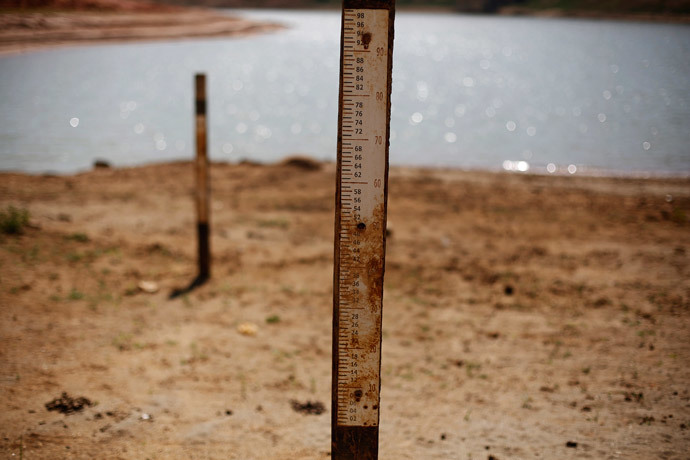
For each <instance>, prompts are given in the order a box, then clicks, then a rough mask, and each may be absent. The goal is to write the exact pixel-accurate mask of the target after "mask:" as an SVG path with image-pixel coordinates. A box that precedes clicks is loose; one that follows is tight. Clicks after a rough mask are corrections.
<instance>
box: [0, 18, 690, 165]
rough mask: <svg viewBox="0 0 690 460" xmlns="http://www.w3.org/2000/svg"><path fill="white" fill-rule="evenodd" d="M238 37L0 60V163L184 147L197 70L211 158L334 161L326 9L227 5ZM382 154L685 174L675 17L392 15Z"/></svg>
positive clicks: (687, 135)
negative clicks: (240, 25)
mask: <svg viewBox="0 0 690 460" xmlns="http://www.w3.org/2000/svg"><path fill="white" fill-rule="evenodd" d="M235 13H239V14H242V15H245V16H249V17H251V18H256V19H262V20H269V21H274V22H280V23H282V24H285V25H286V26H287V28H286V29H284V30H280V31H277V32H273V33H270V34H265V35H257V36H251V37H246V38H235V39H228V38H222V39H221V38H218V39H202V40H200V39H195V40H180V41H175V42H154V43H137V44H130V43H128V44H117V45H98V46H85V47H70V48H61V49H52V50H46V51H40V52H33V53H28V54H23V55H15V56H6V57H2V58H0V102H1V104H2V112H1V114H0V170H18V171H28V172H49V171H50V172H65V173H66V172H74V171H79V170H84V169H88V168H90V167H91V165H92V164H93V161H94V159H97V158H98V159H106V160H108V161H110V162H111V163H113V164H114V165H121V166H124V165H136V164H143V163H150V162H156V161H164V160H165V161H167V160H174V159H183V158H187V159H189V158H191V157H192V152H193V151H194V146H193V126H194V124H193V107H192V104H193V92H192V89H193V78H194V73H195V72H205V73H206V74H207V79H208V84H209V87H208V98H209V102H208V104H209V123H210V128H209V135H210V143H209V146H210V156H211V158H212V159H213V160H229V161H237V160H239V159H243V158H248V159H252V160H256V161H262V162H268V161H275V160H278V159H280V158H282V157H285V156H287V155H291V154H305V155H309V156H313V157H315V158H319V159H330V160H333V159H335V154H336V133H337V126H336V125H337V100H338V65H339V49H338V47H339V34H340V14H339V12H337V11H318V12H310V11H306V12H305V11H298V12H295V11H256V10H249V11H247V10H241V11H238V12H232V14H235ZM395 27H396V29H395V33H396V36H395V50H394V51H395V53H394V64H393V65H394V70H393V94H392V119H391V147H390V155H391V162H392V163H393V164H397V165H403V164H407V165H424V166H434V167H459V168H480V169H489V170H494V169H501V168H506V169H519V170H525V169H528V170H530V171H547V170H548V171H567V170H568V168H569V167H570V171H571V172H577V173H581V172H593V171H597V172H601V173H604V174H637V173H651V174H672V175H689V174H690V147H689V146H690V78H689V77H688V75H690V27H688V26H686V25H670V24H651V23H639V22H612V21H590V20H568V19H544V18H511V17H490V16H466V15H457V14H450V13H447V14H440V13H434V14H431V13H404V12H403V13H398V15H397V18H396V24H395Z"/></svg>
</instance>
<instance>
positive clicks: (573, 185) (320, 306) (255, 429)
mask: <svg viewBox="0 0 690 460" xmlns="http://www.w3.org/2000/svg"><path fill="white" fill-rule="evenodd" d="M334 174H335V167H334V165H333V164H325V165H322V167H321V169H320V170H318V171H308V170H304V169H300V168H295V167H289V166H286V165H268V166H259V165H250V164H241V165H228V164H216V165H214V166H213V172H212V180H213V200H212V209H213V214H212V232H213V239H212V248H213V256H214V265H213V278H212V279H211V281H209V282H208V283H207V284H206V285H204V286H202V287H201V288H199V289H197V290H194V291H192V292H191V293H189V294H187V295H184V296H181V297H179V298H177V299H175V300H169V299H168V295H169V294H170V292H171V291H172V290H173V289H175V288H179V287H183V286H185V285H186V284H187V283H189V281H191V280H192V279H193V278H194V276H195V274H196V268H195V228H196V227H195V223H194V208H193V201H192V200H193V188H192V166H191V163H174V164H162V165H153V166H146V167H140V168H132V169H113V170H111V169H100V170H94V171H91V172H87V173H83V174H78V175H74V176H66V177H58V176H29V175H22V174H8V173H4V174H0V209H6V207H7V206H8V205H10V204H12V205H15V206H21V207H24V208H26V209H28V210H29V211H30V213H31V226H30V228H27V229H26V230H25V232H24V234H23V235H20V236H13V235H1V236H0V238H1V240H0V308H1V311H2V322H1V324H0V404H1V407H2V411H0V451H1V452H2V456H3V458H26V459H56V458H79V459H94V458H100V459H145V458H148V459H319V458H323V459H325V458H328V456H329V450H330V446H329V442H330V407H329V406H330V404H329V401H330V389H331V315H332V297H331V292H332V254H333V202H334ZM688 216H690V181H688V180H687V179H664V180H656V179H648V180H637V179H612V178H582V177H545V176H532V175H509V174H492V173H483V172H462V171H437V170H423V169H400V168H394V169H393V170H392V173H391V179H390V208H389V218H390V221H391V223H392V226H391V227H392V236H391V237H390V238H389V241H388V251H387V267H386V278H385V295H384V327H383V364H382V375H383V377H382V379H383V380H382V381H383V388H382V394H381V397H382V412H381V428H380V429H381V439H380V458H382V459H390V460H398V459H462V460H467V459H501V460H503V459H521V458H530V459H531V458H544V459H575V458H577V459H581V458H591V459H616V458H620V459H652V458H659V459H687V458H688V452H690V388H689V387H688V382H690V368H689V366H688V364H689V363H690V341H689V340H688V339H689V337H690V334H689V330H688V326H689V323H690V282H689V281H688V280H689V279H690V276H689V275H690V270H689V267H690V266H689V262H690V231H688V229H689V228H690V222H689V221H688ZM141 280H148V281H155V282H156V283H157V284H158V285H159V286H160V290H159V291H158V292H157V293H153V294H149V293H145V292H142V291H140V290H138V289H137V284H138V283H139V282H140V281H141ZM243 323H251V324H254V325H256V326H257V328H258V331H257V333H256V334H255V335H243V334H242V333H240V332H239V331H238V326H239V325H241V324H243ZM63 392H66V393H68V395H69V396H72V397H85V398H88V399H89V400H90V401H91V402H92V405H91V406H85V407H84V409H83V410H81V411H78V412H75V413H72V414H67V415H64V414H61V413H58V412H55V411H48V410H47V409H46V403H48V402H50V401H52V400H54V399H55V398H57V397H59V396H60V395H61V394H62V393H63ZM293 400H296V401H298V402H300V403H306V402H309V401H311V402H322V403H324V404H325V406H326V409H327V410H326V412H325V413H323V414H321V415H314V414H305V413H300V412H296V411H294V410H293V408H292V404H291V401H293ZM567 443H570V444H567ZM568 446H570V447H568Z"/></svg>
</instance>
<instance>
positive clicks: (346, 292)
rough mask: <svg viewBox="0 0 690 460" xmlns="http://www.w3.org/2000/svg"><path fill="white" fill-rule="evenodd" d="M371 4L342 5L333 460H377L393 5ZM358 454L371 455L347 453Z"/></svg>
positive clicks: (335, 276)
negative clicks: (356, 459)
mask: <svg viewBox="0 0 690 460" xmlns="http://www.w3.org/2000/svg"><path fill="white" fill-rule="evenodd" d="M349 3H357V4H362V3H372V2H349ZM373 3H376V6H379V5H381V6H382V8H359V9H358V8H354V9H350V8H347V6H348V2H347V1H345V8H344V9H343V22H342V26H343V31H342V50H341V79H340V111H339V136H338V178H337V195H336V237H335V275H334V331H333V341H334V343H333V351H334V354H333V451H332V455H333V458H334V459H336V460H339V459H346V458H376V455H377V452H378V424H379V410H380V407H379V406H380V404H379V394H380V386H381V381H380V371H381V311H382V296H383V272H384V258H385V231H386V204H387V195H386V193H387V183H388V132H389V128H388V126H389V121H390V103H389V98H390V81H391V76H390V75H391V63H392V59H391V52H392V39H393V38H392V35H393V33H392V31H393V28H392V25H393V24H392V21H393V6H392V4H393V2H373ZM384 7H385V9H384ZM358 428H363V429H364V430H357V429H358ZM374 441H375V446H371V444H373V443H374ZM372 448H373V449H374V452H373V454H372V453H371V452H370V450H371V449H372ZM353 449H354V450H353ZM362 449H365V450H366V452H369V454H366V453H362V454H357V455H354V454H353V455H349V454H347V452H350V453H352V452H355V451H357V452H360V451H361V452H364V451H363V450H362ZM339 452H340V453H339ZM370 454H371V455H373V456H371V455H370Z"/></svg>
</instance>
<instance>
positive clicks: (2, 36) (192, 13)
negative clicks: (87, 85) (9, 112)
mask: <svg viewBox="0 0 690 460" xmlns="http://www.w3.org/2000/svg"><path fill="white" fill-rule="evenodd" d="M295 9H297V8H295ZM223 10H225V11H228V10H232V8H224V9H223ZM290 10H292V9H287V10H286V11H290ZM310 10H315V11H324V10H337V9H335V8H333V7H331V6H324V7H321V8H310ZM398 11H400V12H420V13H453V14H462V15H473V14H476V15H477V16H504V17H510V16H523V17H538V18H572V19H586V20H607V21H609V20H611V21H642V22H654V23H668V24H688V23H690V15H685V16H683V15H667V14H662V15H657V14H607V13H603V12H598V11H565V10H560V9H549V10H535V9H530V8H525V7H504V8H502V9H501V10H500V11H499V12H498V13H497V14H495V15H491V14H482V13H469V12H459V11H457V10H455V9H452V8H447V7H441V6H429V7H418V6H410V7H400V8H398ZM282 28H283V26H281V25H279V24H273V23H266V22H258V21H254V20H249V19H246V18H241V17H237V16H228V15H227V14H223V13H220V12H219V11H218V10H214V9H210V8H208V9H206V8H184V7H171V8H161V9H160V10H157V11H127V10H124V11H110V10H108V11H93V10H53V9H35V10H25V11H24V10H17V9H15V10H4V11H3V12H1V13H0V57H2V56H7V55H14V54H21V53H26V52H33V51H39V50H44V49H50V48H57V47H65V46H75V45H77V46H83V45H93V44H107V43H111V44H112V43H128V42H151V41H175V40H184V39H194V38H213V37H239V36H247V35H252V34H260V33H266V32H271V31H275V30H279V29H282Z"/></svg>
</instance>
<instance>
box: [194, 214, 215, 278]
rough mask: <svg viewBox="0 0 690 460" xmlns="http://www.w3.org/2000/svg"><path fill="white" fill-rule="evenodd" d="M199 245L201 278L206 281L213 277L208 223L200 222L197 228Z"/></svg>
mask: <svg viewBox="0 0 690 460" xmlns="http://www.w3.org/2000/svg"><path fill="white" fill-rule="evenodd" d="M196 228H197V235H198V240H199V242H198V244H199V248H198V249H199V276H198V279H199V280H200V281H206V280H207V279H208V278H209V277H210V276H211V248H210V247H209V246H210V245H209V238H208V236H209V228H208V224H207V223H203V222H199V223H198V224H197V226H196Z"/></svg>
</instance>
